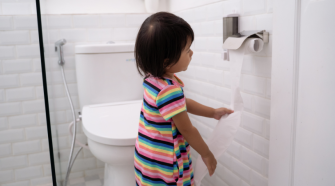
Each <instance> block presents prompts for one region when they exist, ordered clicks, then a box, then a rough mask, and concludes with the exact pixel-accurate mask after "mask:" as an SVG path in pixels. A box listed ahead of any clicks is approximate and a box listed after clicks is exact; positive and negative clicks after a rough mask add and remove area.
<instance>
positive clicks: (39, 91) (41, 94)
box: [35, 86, 50, 99]
mask: <svg viewBox="0 0 335 186" xmlns="http://www.w3.org/2000/svg"><path fill="white" fill-rule="evenodd" d="M35 90H36V98H37V99H43V98H44V91H43V86H38V87H36V88H35ZM49 97H50V95H49V94H48V98H49Z"/></svg>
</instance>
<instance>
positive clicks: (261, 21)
mask: <svg viewBox="0 0 335 186" xmlns="http://www.w3.org/2000/svg"><path fill="white" fill-rule="evenodd" d="M255 17H256V21H257V30H266V31H267V32H269V34H272V33H273V32H272V30H273V29H272V14H261V15H257V16H255Z"/></svg>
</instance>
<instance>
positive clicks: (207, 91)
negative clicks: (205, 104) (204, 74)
mask: <svg viewBox="0 0 335 186" xmlns="http://www.w3.org/2000/svg"><path fill="white" fill-rule="evenodd" d="M198 87H199V88H200V91H201V93H202V95H203V96H206V97H209V98H212V99H215V90H216V86H215V85H213V84H209V83H206V82H201V83H199V84H198Z"/></svg>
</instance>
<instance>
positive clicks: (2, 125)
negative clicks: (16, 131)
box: [0, 117, 8, 130]
mask: <svg viewBox="0 0 335 186" xmlns="http://www.w3.org/2000/svg"><path fill="white" fill-rule="evenodd" d="M7 128H8V122H7V117H0V130H5V129H7Z"/></svg>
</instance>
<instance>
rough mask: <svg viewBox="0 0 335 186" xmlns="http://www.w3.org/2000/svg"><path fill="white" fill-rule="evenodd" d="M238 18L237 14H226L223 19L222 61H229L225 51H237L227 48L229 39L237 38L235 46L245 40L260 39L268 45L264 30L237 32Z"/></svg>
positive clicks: (267, 33)
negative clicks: (237, 41)
mask: <svg viewBox="0 0 335 186" xmlns="http://www.w3.org/2000/svg"><path fill="white" fill-rule="evenodd" d="M238 17H239V14H228V15H227V17H223V19H222V20H223V24H222V25H223V45H222V47H223V53H222V58H223V59H224V60H229V53H228V50H227V49H237V48H238V47H237V48H227V44H228V42H226V41H227V39H228V38H229V37H232V38H239V39H238V40H239V43H236V44H237V46H238V45H241V44H242V43H243V41H244V40H245V39H247V38H260V39H262V40H263V42H264V43H269V32H267V31H266V30H247V31H244V30H243V31H241V32H238Z"/></svg>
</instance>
